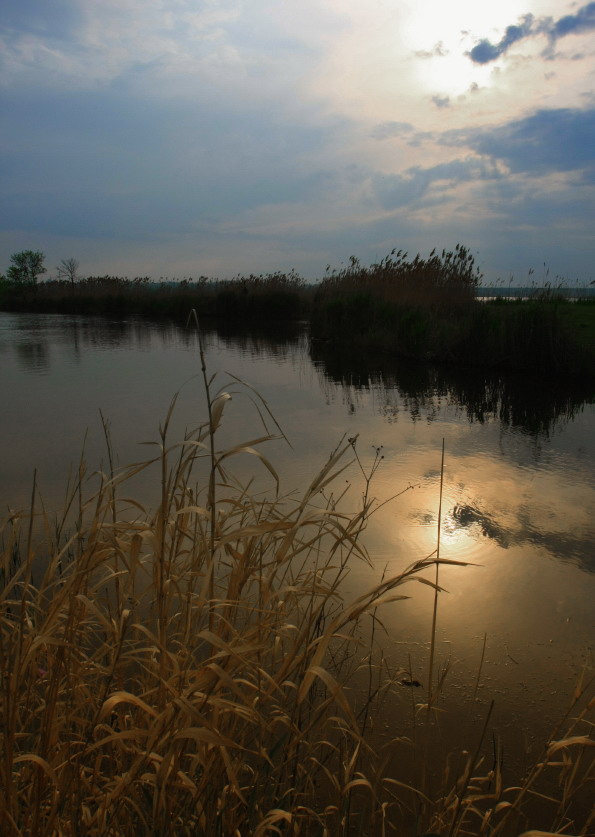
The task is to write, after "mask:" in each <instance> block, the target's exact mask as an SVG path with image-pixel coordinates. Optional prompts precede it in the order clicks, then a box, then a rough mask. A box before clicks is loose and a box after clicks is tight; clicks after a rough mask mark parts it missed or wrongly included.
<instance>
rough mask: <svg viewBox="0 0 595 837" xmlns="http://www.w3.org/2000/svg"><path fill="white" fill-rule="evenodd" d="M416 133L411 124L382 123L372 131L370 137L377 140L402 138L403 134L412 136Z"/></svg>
mask: <svg viewBox="0 0 595 837" xmlns="http://www.w3.org/2000/svg"><path fill="white" fill-rule="evenodd" d="M413 131H415V128H414V126H413V125H412V124H411V123H410V122H380V123H379V124H378V125H375V126H374V127H373V128H372V130H371V131H370V136H371V137H373V138H374V139H377V140H384V139H390V138H391V137H400V136H402V135H403V134H411V133H412V132H413Z"/></svg>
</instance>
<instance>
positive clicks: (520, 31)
mask: <svg viewBox="0 0 595 837" xmlns="http://www.w3.org/2000/svg"><path fill="white" fill-rule="evenodd" d="M532 27H533V15H525V16H524V17H523V18H521V21H520V22H519V23H518V24H517V25H516V26H507V27H506V32H505V33H504V36H503V37H502V38H501V39H500V41H499V42H498V43H497V44H492V43H490V41H488V40H482V41H480V42H479V43H478V44H477V45H476V46H474V47H473V49H472V50H471V52H470V53H469V57H470V58H471V60H472V61H474V62H475V63H476V64H488V63H489V62H490V61H495V60H496V58H498V57H499V56H500V55H502V53H504V52H506V50H507V49H509V48H510V47H511V46H512V45H513V44H515V43H516V42H517V41H520V40H522V39H523V38H526V37H528V36H529V35H530V34H531V31H532Z"/></svg>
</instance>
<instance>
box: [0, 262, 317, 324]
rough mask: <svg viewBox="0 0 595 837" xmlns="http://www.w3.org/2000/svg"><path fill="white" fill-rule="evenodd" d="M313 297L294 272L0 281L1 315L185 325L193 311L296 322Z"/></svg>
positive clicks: (240, 317)
mask: <svg viewBox="0 0 595 837" xmlns="http://www.w3.org/2000/svg"><path fill="white" fill-rule="evenodd" d="M311 296H312V292H311V290H310V289H309V287H308V286H307V285H306V283H305V281H304V279H302V278H301V277H300V276H299V275H298V274H297V273H295V272H294V271H289V272H282V271H277V272H276V273H267V274H259V275H256V274H250V275H248V276H241V275H238V276H235V277H234V278H232V279H228V280H218V279H209V278H207V277H206V276H200V277H199V278H198V279H196V280H194V279H183V280H181V281H169V280H161V281H158V282H152V281H151V280H150V279H149V278H148V277H142V276H141V277H136V278H135V279H128V278H127V277H120V276H89V277H88V278H86V279H79V280H77V281H76V282H70V281H68V280H64V279H53V280H49V281H46V282H41V283H39V284H37V285H32V286H27V287H21V286H18V285H16V284H11V283H8V282H6V281H2V280H0V307H1V308H2V310H5V311H41V312H45V313H65V314H102V315H110V316H127V317H128V316H137V317H150V318H161V317H172V318H177V319H179V320H182V321H183V320H184V318H185V316H186V315H187V313H188V311H189V310H190V309H192V308H195V309H197V310H198V311H199V313H200V314H201V315H202V316H211V317H224V318H225V319H226V320H232V321H233V320H236V321H238V320H239V321H242V322H245V321H251V322H254V321H270V320H297V319H300V318H301V317H304V316H306V315H307V314H308V313H309V306H310V301H311Z"/></svg>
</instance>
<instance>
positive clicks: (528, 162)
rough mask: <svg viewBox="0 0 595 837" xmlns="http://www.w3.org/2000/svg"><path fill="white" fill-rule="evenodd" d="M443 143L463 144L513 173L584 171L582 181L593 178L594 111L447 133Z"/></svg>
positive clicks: (562, 111)
mask: <svg viewBox="0 0 595 837" xmlns="http://www.w3.org/2000/svg"><path fill="white" fill-rule="evenodd" d="M443 141H444V142H445V143H446V144H448V145H454V146H457V147H458V146H459V145H460V144H461V143H464V144H465V145H467V146H468V147H470V148H472V149H473V150H474V151H476V152H477V153H479V154H483V155H488V156H490V157H492V158H493V159H497V160H502V161H504V162H505V163H506V164H507V166H508V167H509V168H510V170H511V171H513V172H527V173H532V174H541V173H547V172H554V171H584V172H586V179H589V180H590V179H592V177H594V176H595V108H591V109H587V110H579V109H576V108H575V109H573V108H557V109H551V110H539V111H537V112H536V113H534V114H532V115H531V116H528V117H525V118H524V119H519V120H516V121H514V122H509V123H508V124H507V125H501V126H499V127H498V126H491V127H490V128H482V129H480V130H477V131H473V132H465V131H462V132H458V131H457V132H451V133H449V134H446V135H444V137H443ZM589 173H590V174H589Z"/></svg>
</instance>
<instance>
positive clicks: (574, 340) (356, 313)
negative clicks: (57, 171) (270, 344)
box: [0, 244, 595, 380]
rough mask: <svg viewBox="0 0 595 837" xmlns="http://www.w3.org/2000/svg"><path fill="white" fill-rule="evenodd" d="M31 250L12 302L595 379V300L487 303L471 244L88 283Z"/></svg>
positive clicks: (542, 296)
mask: <svg viewBox="0 0 595 837" xmlns="http://www.w3.org/2000/svg"><path fill="white" fill-rule="evenodd" d="M27 254H29V256H28V260H27V259H25V262H26V265H25V267H24V268H22V269H21V273H20V274H18V276H19V277H20V278H19V279H18V281H17V279H16V278H15V275H16V274H15V271H17V267H15V266H13V268H11V270H12V271H13V274H15V275H13V274H10V270H9V273H8V274H7V276H8V278H6V279H3V280H1V281H0V308H1V310H4V311H40V312H46V313H47V312H59V313H68V314H86V315H88V314H100V315H108V316H116V317H130V316H134V317H146V318H151V319H159V318H172V319H177V320H178V321H183V320H184V319H185V317H186V316H187V313H188V311H189V310H190V309H192V308H194V309H196V310H197V311H198V312H199V314H200V315H201V316H202V317H213V318H218V319H221V320H225V321H227V322H231V323H240V322H241V323H244V324H246V323H252V324H257V323H271V322H278V323H280V322H290V321H294V322H295V321H299V320H309V322H310V326H311V334H312V337H313V339H314V340H321V341H326V342H328V341H332V342H333V343H336V344H339V345H343V346H345V345H348V344H349V345H352V346H354V345H355V346H357V347H359V348H361V349H364V350H366V351H374V352H383V353H385V354H387V355H389V356H392V357H407V358H415V359H418V360H430V361H434V362H438V363H442V364H447V365H448V364H449V365H460V366H467V367H469V366H476V367H478V368H489V369H506V370H508V369H521V370H527V371H531V372H532V373H534V374H539V375H540V376H542V377H544V376H547V377H558V378H559V377H562V376H567V375H571V376H573V377H575V378H588V379H590V380H592V379H593V377H594V374H595V373H594V372H593V370H594V369H595V318H594V316H593V311H595V301H594V300H592V299H590V300H585V301H582V302H580V303H578V304H577V303H572V302H569V301H568V300H567V299H566V298H565V296H564V294H563V292H562V291H561V290H560V289H556V288H552V287H550V286H547V285H546V286H544V287H543V288H535V291H534V293H533V294H532V295H531V298H529V299H519V300H514V301H513V300H510V299H506V298H499V299H497V300H494V301H489V302H485V301H484V302H480V301H478V298H477V297H478V294H479V293H480V283H481V280H482V274H481V273H480V271H479V269H478V267H477V266H476V264H475V259H474V257H473V255H472V254H471V253H470V251H469V250H468V249H467V248H466V247H464V246H463V245H460V244H458V245H457V246H456V247H455V249H454V250H452V251H442V252H441V253H440V254H438V253H436V252H435V251H432V253H430V255H429V257H427V258H423V257H422V256H420V255H419V254H418V255H416V256H415V257H413V258H411V257H409V255H408V254H407V253H405V252H403V251H398V252H396V251H394V250H393V251H392V252H391V253H390V254H389V255H388V256H387V257H386V258H384V259H382V260H381V261H380V262H378V263H375V264H372V265H369V266H365V265H362V264H361V263H360V261H359V260H358V259H357V258H355V257H353V256H352V257H351V259H350V261H349V264H348V265H347V266H345V267H341V268H339V269H331V267H330V266H329V267H328V268H327V271H326V274H325V276H324V277H323V278H322V279H321V280H320V281H319V282H315V283H307V282H306V281H305V280H304V279H303V278H302V277H301V276H299V275H298V274H297V273H296V272H295V271H289V272H283V271H278V272H276V273H269V274H260V275H254V274H250V275H248V276H236V277H234V278H233V279H229V280H225V281H221V280H217V279H209V278H207V277H205V276H201V277H200V278H198V279H197V280H193V279H184V280H182V281H172V282H170V281H163V280H162V281H160V282H151V281H150V280H149V279H148V278H147V277H138V278H135V279H128V278H121V277H116V276H91V277H88V278H84V279H83V278H80V277H79V275H78V272H77V271H78V269H79V266H78V262H76V260H74V259H68V260H63V262H62V264H61V266H60V267H59V268H58V269H57V270H58V273H57V276H58V278H56V279H53V280H48V281H45V282H42V283H37V281H36V276H37V274H35V271H36V270H37V272H38V273H39V271H41V270H43V271H45V268H43V265H42V257H43V254H41V253H39V252H36V253H33V251H25V252H24V253H22V254H15V256H14V257H13V258H16V257H17V256H22V257H23V258H24V257H25V256H27ZM34 257H36V259H37V261H36V262H35V265H34V267H29V266H28V265H29V262H31V261H32V260H34ZM40 258H41V261H40ZM22 260H23V259H21V261H22ZM25 268H27V269H25ZM17 272H18V271H17ZM31 276H33V278H31ZM11 277H12V278H11ZM17 278H18V277H17Z"/></svg>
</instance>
